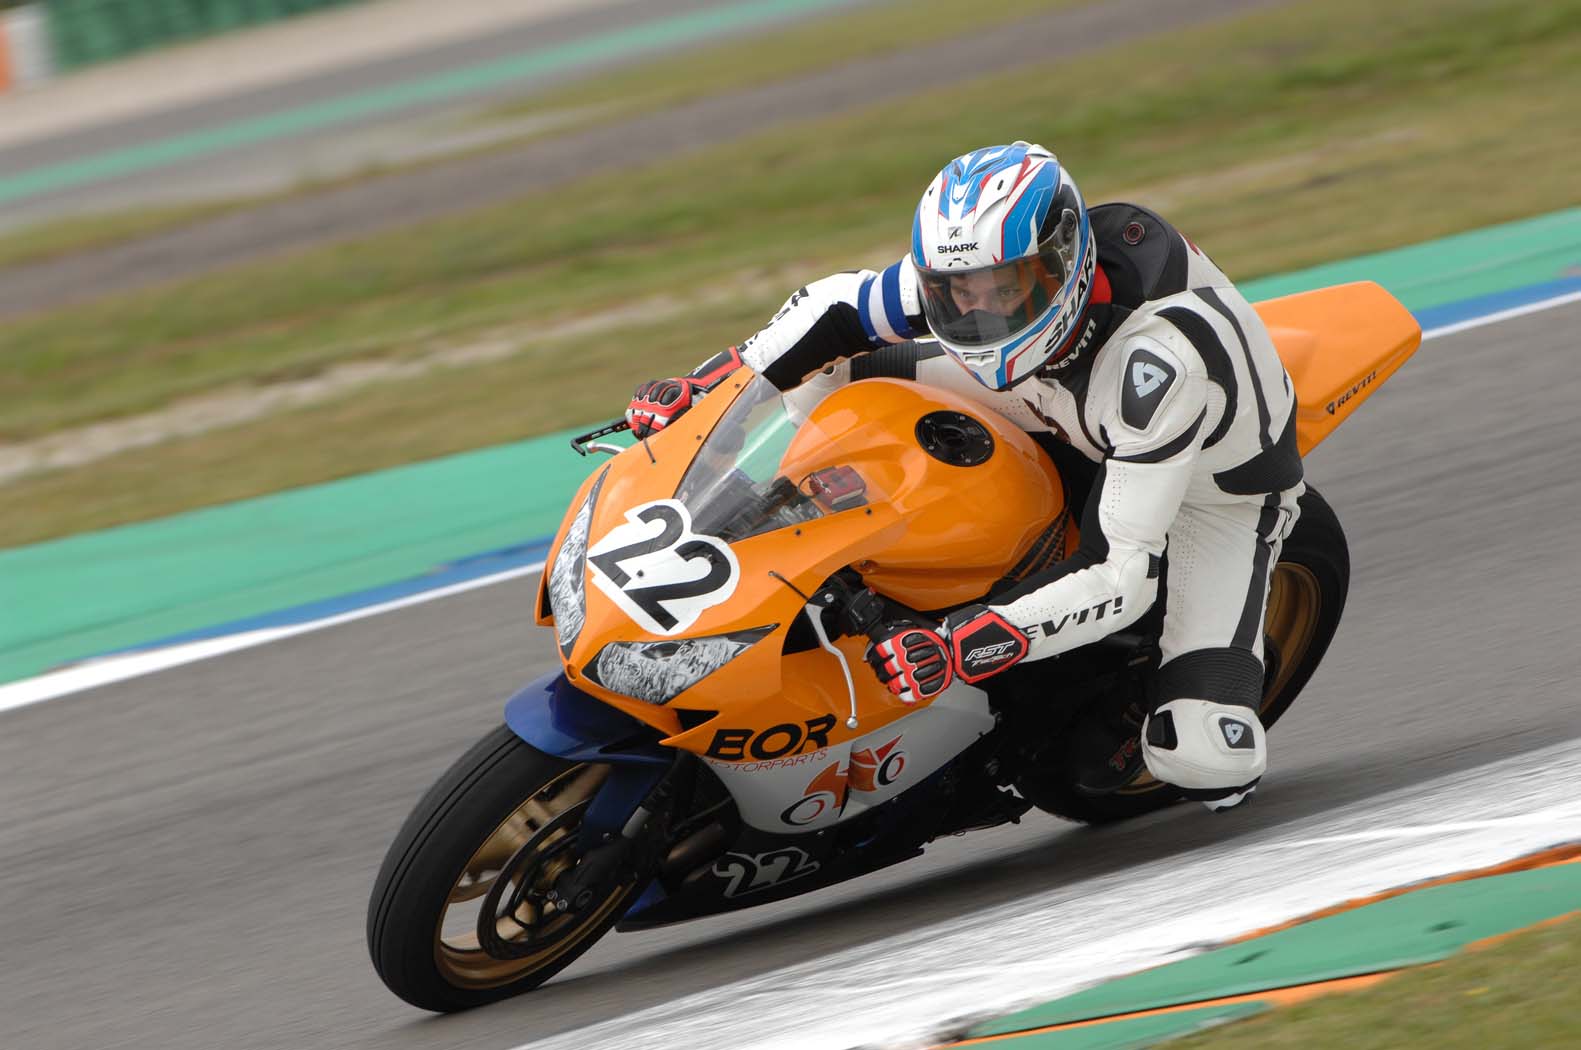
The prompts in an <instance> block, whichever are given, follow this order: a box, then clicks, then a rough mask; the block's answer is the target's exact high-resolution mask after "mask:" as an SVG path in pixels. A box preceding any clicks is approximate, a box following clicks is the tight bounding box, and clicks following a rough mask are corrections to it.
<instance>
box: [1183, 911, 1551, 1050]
mask: <svg viewBox="0 0 1581 1050" xmlns="http://www.w3.org/2000/svg"><path fill="white" fill-rule="evenodd" d="M1577 973H1581V919H1576V918H1570V919H1568V920H1565V921H1562V922H1558V923H1554V924H1551V925H1547V926H1543V927H1539V928H1537V929H1534V930H1529V931H1525V932H1522V933H1519V934H1516V935H1515V936H1513V937H1511V938H1509V939H1508V940H1505V941H1500V942H1498V943H1496V944H1494V945H1492V946H1490V947H1487V948H1482V949H1480V950H1475V951H1470V952H1465V953H1462V954H1460V955H1457V956H1455V957H1454V958H1452V959H1449V960H1446V961H1445V962H1443V963H1439V964H1437V965H1434V966H1424V967H1421V968H1419V969H1414V970H1409V971H1406V972H1405V973H1402V974H1399V975H1398V976H1395V977H1391V978H1389V979H1388V980H1387V981H1384V982H1383V983H1381V984H1378V985H1375V986H1373V987H1371V988H1367V989H1365V990H1363V991H1359V992H1351V993H1347V994H1341V995H1334V996H1328V997H1325V998H1322V999H1316V1000H1312V1001H1311V1002H1307V1003H1303V1004H1301V1005H1299V1006H1293V1007H1289V1008H1286V1009H1281V1010H1274V1011H1272V1012H1270V1013H1267V1014H1263V1015H1261V1016H1258V1017H1254V1018H1251V1019H1250V1020H1246V1021H1241V1022H1238V1023H1236V1024H1233V1025H1230V1026H1228V1027H1225V1028H1220V1029H1215V1030H1214V1031H1212V1032H1207V1033H1203V1034H1200V1035H1195V1036H1192V1037H1190V1038H1187V1039H1182V1040H1179V1041H1172V1042H1170V1043H1169V1047H1170V1050H1285V1048H1288V1050H1505V1048H1508V1050H1516V1048H1520V1050H1525V1048H1528V1047H1544V1048H1559V1047H1572V1046H1581V1009H1578V1004H1577V998H1576V984H1575V977H1576V974H1577Z"/></svg>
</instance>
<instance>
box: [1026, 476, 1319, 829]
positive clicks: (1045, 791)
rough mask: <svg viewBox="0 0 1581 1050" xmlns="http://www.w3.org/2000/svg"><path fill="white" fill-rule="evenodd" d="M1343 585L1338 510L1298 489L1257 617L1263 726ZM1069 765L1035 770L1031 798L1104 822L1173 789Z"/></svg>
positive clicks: (1283, 699)
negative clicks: (1114, 786) (1294, 514)
mask: <svg viewBox="0 0 1581 1050" xmlns="http://www.w3.org/2000/svg"><path fill="white" fill-rule="evenodd" d="M1349 589H1350V548H1349V546H1348V545H1347V544H1346V542H1345V532H1344V530H1343V529H1342V528H1341V527H1340V523H1339V518H1338V517H1336V516H1335V514H1334V510H1333V508H1332V507H1330V506H1329V505H1328V501H1327V500H1325V499H1324V498H1323V496H1322V494H1320V493H1319V492H1318V491H1317V490H1316V489H1313V488H1308V489H1307V491H1306V494H1305V495H1303V496H1302V497H1301V517H1300V519H1299V520H1298V521H1297V522H1296V527H1295V530H1294V531H1293V532H1292V533H1291V534H1290V538H1289V539H1287V540H1285V543H1284V546H1283V548H1282V549H1281V551H1280V555H1279V562H1278V564H1276V565H1275V566H1274V571H1273V573H1272V574H1271V576H1270V577H1269V581H1268V608H1267V612H1266V614H1265V615H1264V618H1263V649H1264V657H1263V667H1264V677H1263V700H1262V704H1261V706H1260V707H1259V708H1258V717H1259V718H1260V719H1261V720H1262V723H1263V725H1264V726H1271V725H1273V724H1274V723H1275V722H1277V721H1278V720H1279V718H1280V717H1281V716H1282V715H1284V713H1285V712H1286V711H1288V710H1289V709H1290V705H1291V704H1293V703H1295V699H1296V697H1297V696H1298V695H1299V694H1300V692H1301V689H1302V687H1304V686H1305V685H1306V684H1307V680H1308V679H1309V678H1311V677H1312V672H1313V671H1315V670H1317V666H1318V664H1319V663H1320V662H1321V661H1322V659H1323V654H1324V653H1325V652H1327V651H1328V646H1329V642H1331V641H1333V639H1334V632H1335V631H1336V630H1338V629H1339V621H1340V615H1341V614H1342V613H1343V612H1344V611H1345V596H1346V594H1347V592H1348V591H1349ZM1075 776H1076V771H1075V770H1074V769H1073V768H1072V769H1064V770H1059V771H1056V772H1053V773H1052V774H1051V775H1049V776H1047V777H1040V778H1039V782H1038V787H1037V798H1036V799H1035V801H1036V803H1037V805H1038V806H1039V807H1040V808H1042V809H1045V810H1047V811H1049V812H1050V813H1053V814H1055V815H1056V816H1060V817H1064V818H1065V819H1067V820H1075V821H1080V822H1081V823H1084V824H1106V823H1110V822H1113V821H1117V820H1125V819H1128V818H1130V817H1139V816H1141V815H1143V814H1144V813H1151V812H1153V811H1154V810H1158V809H1162V808H1164V807H1165V806H1168V805H1172V804H1173V803H1175V802H1178V801H1179V800H1180V793H1179V792H1178V791H1177V790H1176V789H1175V788H1173V787H1171V786H1170V785H1168V784H1165V783H1163V782H1161V781H1158V780H1155V779H1154V778H1153V777H1152V775H1151V774H1149V773H1148V772H1147V770H1146V769H1143V770H1142V771H1141V772H1140V773H1138V774H1137V775H1136V777H1135V778H1133V779H1132V780H1131V782H1130V783H1128V784H1127V785H1126V786H1125V787H1123V788H1120V789H1119V790H1118V791H1115V792H1114V793H1112V794H1107V795H1089V794H1086V793H1084V792H1082V791H1079V790H1077V788H1076V786H1075Z"/></svg>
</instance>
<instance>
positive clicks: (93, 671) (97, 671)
mask: <svg viewBox="0 0 1581 1050" xmlns="http://www.w3.org/2000/svg"><path fill="white" fill-rule="evenodd" d="M543 566H544V563H543V562H537V563H536V564H533V565H522V566H519V567H517V568H515V569H508V570H506V571H505V572H496V573H493V574H492V575H489V576H479V577H478V578H477V579H475V580H466V581H464V582H462V583H452V584H449V585H447V586H444V587H436V588H434V589H433V590H431V591H423V592H422V593H420V594H409V595H407V596H406V597H404V598H396V599H394V600H392V601H387V602H380V603H379V604H378V605H368V606H364V607H363V608H361V609H352V610H351V611H350V612H343V613H337V614H336V615H334V616H328V617H325V618H324V619H322V620H310V621H308V622H306V623H297V624H292V625H290V626H289V627H265V628H262V629H260V630H256V631H243V632H242V633H240V634H227V635H225V636H224V637H221V638H205V639H203V640H202V641H197V642H183V643H181V644H179V645H172V646H169V647H166V648H163V649H148V650H144V651H141V652H135V653H123V654H120V655H117V656H109V657H105V658H104V659H102V660H94V661H91V662H89V663H84V664H79V665H77V666H75V667H68V668H65V669H63V670H60V671H51V672H50V673H49V674H44V675H39V676H38V677H36V678H24V679H23V680H22V681H20V682H12V683H11V684H10V685H0V711H10V710H14V709H15V708H18V707H27V706H28V705H29V704H37V703H41V702H43V701H45V700H56V699H59V698H60V697H63V696H69V695H71V694H72V693H80V692H82V691H83V690H85V689H94V688H97V687H98V686H101V685H113V684H114V683H116V682H124V681H126V680H127V679H129V678H140V677H142V676H143V675H149V674H154V673H156V672H158V671H166V670H169V669H170V668H172V667H180V666H182V665H183V664H191V663H197V662H198V661H199V660H208V659H211V658H213V657H216V656H224V655H226V654H227V653H235V652H240V651H241V650H243V649H253V648H256V647H257V646H260V645H268V644H270V643H271V642H278V641H281V640H282V639H285V638H293V637H295V636H296V635H299V634H308V633H310V632H312V631H322V630H324V629H326V628H329V627H336V626H338V625H340V624H343V623H351V622H352V621H353V620H365V619H367V618H368V617H370V616H381V615H383V614H384V613H387V612H394V611H395V610H397V609H405V608H408V607H410V606H413V605H422V604H424V603H426V602H432V601H438V600H439V599H440V598H448V597H450V596H451V595H453V594H461V593H464V592H466V591H475V590H477V589H479V588H481V587H491V586H493V585H494V584H496V583H504V582H505V581H506V580H514V579H517V578H519V577H522V576H531V575H533V574H534V573H537V572H540V571H542V569H543Z"/></svg>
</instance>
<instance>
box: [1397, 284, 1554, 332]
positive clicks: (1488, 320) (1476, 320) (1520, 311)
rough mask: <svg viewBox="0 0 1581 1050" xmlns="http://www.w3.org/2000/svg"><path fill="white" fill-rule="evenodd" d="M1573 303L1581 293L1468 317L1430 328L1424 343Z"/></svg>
mask: <svg viewBox="0 0 1581 1050" xmlns="http://www.w3.org/2000/svg"><path fill="white" fill-rule="evenodd" d="M1571 303H1581V292H1566V293H1565V294H1564V295H1556V296H1554V297H1553V298H1551V299H1539V300H1538V301H1537V302H1535V303H1527V304H1526V305H1525V306H1512V307H1510V308H1509V309H1508V310H1499V311H1496V312H1495V313H1491V314H1483V315H1482V316H1481V317H1468V318H1466V319H1465V320H1464V321H1456V322H1455V323H1454V324H1446V325H1439V326H1438V327H1437V328H1429V329H1428V330H1427V331H1425V332H1423V333H1422V341H1423V342H1426V341H1427V340H1429V339H1437V338H1438V337H1439V336H1443V335H1454V334H1455V333H1456V332H1466V331H1470V330H1471V329H1473V328H1482V327H1484V326H1485V325H1490V324H1499V323H1500V322H1502V321H1508V320H1511V319H1512V318H1516V317H1525V316H1526V315H1527V314H1537V313H1542V312H1543V311H1544V310H1553V309H1556V308H1558V307H1561V306H1568V305H1570V304H1571Z"/></svg>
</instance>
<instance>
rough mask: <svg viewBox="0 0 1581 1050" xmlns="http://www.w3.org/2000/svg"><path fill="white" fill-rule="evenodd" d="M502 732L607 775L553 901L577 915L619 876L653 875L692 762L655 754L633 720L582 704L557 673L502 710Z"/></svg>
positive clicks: (676, 754) (670, 752)
mask: <svg viewBox="0 0 1581 1050" xmlns="http://www.w3.org/2000/svg"><path fill="white" fill-rule="evenodd" d="M505 724H506V725H507V726H509V727H510V729H511V731H512V732H514V733H515V734H516V735H517V736H519V737H521V738H522V739H523V740H524V741H526V742H527V743H528V744H531V745H532V746H533V747H535V748H537V749H538V750H539V751H542V752H544V753H545V754H549V755H555V756H557V757H559V758H563V759H567V760H569V761H573V762H590V763H597V764H600V765H607V766H608V767H609V776H608V777H606V778H605V780H604V783H603V784H602V785H600V787H599V789H598V794H596V795H595V796H593V800H592V802H591V803H590V804H589V806H588V809H587V813H586V814H585V815H584V816H583V818H582V825H581V829H580V831H579V832H578V842H577V852H578V854H579V855H580V857H581V859H580V861H579V862H578V863H577V864H576V865H575V866H573V867H572V868H570V869H569V870H567V871H566V872H565V873H564V874H563V875H561V876H560V878H559V879H558V880H556V883H555V887H554V895H553V896H554V899H555V900H557V901H558V902H559V904H560V907H562V908H563V909H573V908H574V909H578V910H580V909H581V908H582V907H585V906H586V902H589V901H591V900H593V899H595V898H596V895H597V892H598V890H599V889H600V888H601V887H602V886H603V885H605V884H606V883H607V881H608V880H609V879H610V878H611V877H612V876H613V875H615V873H617V872H619V871H621V870H630V869H635V870H636V871H638V872H640V873H642V877H644V878H646V877H647V876H648V875H651V874H652V873H653V872H654V871H656V870H657V866H658V858H659V856H660V855H661V853H662V849H663V844H664V835H665V833H666V826H667V824H668V818H669V813H668V810H669V806H670V801H671V797H672V796H673V794H674V784H675V781H676V778H677V776H678V775H679V774H680V773H681V772H683V771H684V770H686V769H687V768H688V763H689V762H690V761H693V760H694V759H693V757H692V756H691V755H690V754H688V753H686V752H684V751H677V750H675V749H674V748H668V747H663V746H661V745H660V744H659V743H658V742H657V741H655V740H654V739H653V733H652V730H650V729H649V728H648V727H647V726H645V725H643V724H642V723H641V722H638V721H637V720H636V719H635V718H632V717H631V716H630V715H627V714H625V713H624V712H622V711H618V710H616V709H615V708H613V707H610V706H609V705H608V704H605V703H603V702H602V701H600V700H598V699H596V698H595V697H592V696H589V695H588V694H587V693H584V692H583V691H582V690H580V689H578V688H577V687H576V686H574V685H572V684H571V683H570V681H569V680H568V679H567V678H566V677H565V675H563V674H560V673H559V672H554V673H551V674H547V675H544V676H543V677H542V678H539V679H537V680H535V681H533V682H531V683H530V684H528V685H527V686H526V687H525V688H523V689H522V690H521V691H520V692H518V693H517V694H516V695H515V696H513V697H511V698H510V699H509V700H507V701H506V702H505Z"/></svg>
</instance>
